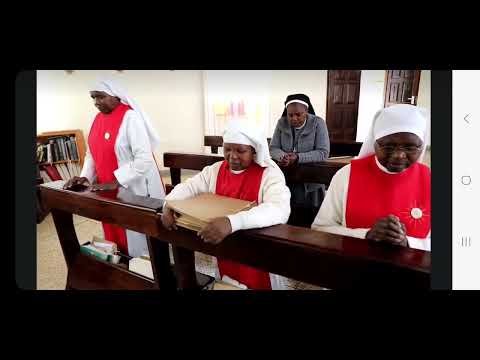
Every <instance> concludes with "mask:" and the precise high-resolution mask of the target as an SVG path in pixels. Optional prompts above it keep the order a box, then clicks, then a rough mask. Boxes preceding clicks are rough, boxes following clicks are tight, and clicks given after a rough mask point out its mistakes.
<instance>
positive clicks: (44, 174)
mask: <svg viewBox="0 0 480 360" xmlns="http://www.w3.org/2000/svg"><path fill="white" fill-rule="evenodd" d="M40 177H41V178H42V180H43V182H44V183H47V182H50V181H52V179H51V178H50V176H48V174H47V172H46V171H45V170H40Z"/></svg>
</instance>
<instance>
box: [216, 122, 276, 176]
mask: <svg viewBox="0 0 480 360" xmlns="http://www.w3.org/2000/svg"><path fill="white" fill-rule="evenodd" d="M223 143H231V144H242V145H250V146H252V147H253V148H254V149H255V152H256V154H255V157H254V161H255V162H256V163H257V164H258V165H260V166H261V167H269V166H273V164H274V162H273V160H272V158H271V157H270V150H269V148H268V142H267V137H266V136H265V135H264V134H263V133H262V131H261V130H259V129H257V128H254V127H253V126H251V125H250V124H248V123H247V122H246V120H245V119H243V120H238V119H234V120H231V121H229V123H228V124H227V127H226V129H225V132H224V133H223Z"/></svg>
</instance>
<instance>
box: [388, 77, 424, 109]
mask: <svg viewBox="0 0 480 360" xmlns="http://www.w3.org/2000/svg"><path fill="white" fill-rule="evenodd" d="M419 83H420V70H387V71H386V74H385V107H388V106H390V105H393V104H412V105H417V97H418V84H419Z"/></svg>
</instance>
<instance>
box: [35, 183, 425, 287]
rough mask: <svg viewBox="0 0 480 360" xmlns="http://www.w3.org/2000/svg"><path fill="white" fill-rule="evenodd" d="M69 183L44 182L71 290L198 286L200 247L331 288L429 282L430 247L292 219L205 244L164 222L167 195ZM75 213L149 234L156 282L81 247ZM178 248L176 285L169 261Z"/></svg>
mask: <svg viewBox="0 0 480 360" xmlns="http://www.w3.org/2000/svg"><path fill="white" fill-rule="evenodd" d="M61 186H62V182H55V183H49V184H43V185H40V192H41V194H42V197H43V198H44V200H45V202H46V204H48V205H49V206H50V207H51V209H52V215H53V217H54V222H55V226H56V229H57V233H58V235H59V239H60V242H61V245H62V250H63V252H64V256H65V260H66V262H67V266H68V280H67V288H76V289H85V288H88V289H118V288H121V289H160V288H161V289H169V290H175V289H177V288H180V289H196V290H198V289H199V288H201V284H200V285H199V280H201V279H199V277H198V274H196V273H195V262H194V251H199V252H202V253H206V254H210V255H213V256H217V257H220V258H225V259H230V260H233V261H238V262H241V263H244V264H247V265H250V266H254V267H257V268H259V269H263V270H265V271H269V272H274V273H277V274H279V275H283V276H286V277H290V278H293V279H296V280H300V281H306V282H309V283H312V284H315V285H319V286H324V287H327V288H332V289H355V288H362V289H365V288H376V289H385V288H394V289H399V288H402V289H403V288H406V289H420V290H427V289H429V286H430V253H428V252H425V251H421V250H414V249H408V248H401V247H396V246H393V245H389V244H381V243H370V242H368V241H365V240H361V239H354V238H349V237H344V236H338V235H333V234H327V233H321V232H317V231H313V230H309V229H303V228H299V227H294V226H289V225H276V226H272V227H269V228H265V229H255V230H248V231H239V232H236V233H234V234H232V235H230V236H229V237H227V238H226V239H225V240H224V241H223V242H222V243H221V244H219V245H210V244H206V243H204V242H203V241H202V240H201V239H200V238H199V237H197V235H196V233H195V232H193V231H190V230H186V229H181V228H180V229H179V230H177V231H168V230H165V229H164V228H163V227H162V226H161V225H160V220H161V208H162V205H163V203H162V201H161V200H157V199H151V198H144V197H140V196H135V195H133V194H131V193H130V192H129V191H128V190H125V189H124V190H125V191H123V192H119V193H118V194H116V193H115V192H103V193H92V192H89V191H84V192H80V193H77V192H73V191H67V190H62V189H61ZM72 214H78V215H81V216H85V217H88V218H92V219H96V220H100V221H107V222H110V223H113V224H118V225H121V226H123V227H126V228H129V229H132V230H135V231H140V232H142V233H145V234H147V235H148V240H149V248H150V255H151V259H152V267H153V271H154V278H155V279H154V280H153V281H152V280H150V279H148V278H145V277H143V276H141V275H137V274H134V273H131V272H128V271H127V270H126V269H123V268H121V267H120V266H118V265H114V264H110V263H107V262H103V261H101V260H97V259H95V258H92V257H90V256H88V255H83V254H81V253H80V251H79V245H78V240H77V237H76V234H75V229H74V227H73V219H72ZM167 243H170V244H172V245H173V247H174V256H175V265H174V268H175V274H176V281H177V286H175V285H174V284H173V280H174V279H173V277H172V275H171V273H169V270H170V263H169V259H168V247H167Z"/></svg>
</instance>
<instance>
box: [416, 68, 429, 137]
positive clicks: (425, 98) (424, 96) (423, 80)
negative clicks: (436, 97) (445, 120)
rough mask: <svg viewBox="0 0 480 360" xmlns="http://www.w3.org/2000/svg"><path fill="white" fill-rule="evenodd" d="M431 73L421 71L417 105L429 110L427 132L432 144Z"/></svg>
mask: <svg viewBox="0 0 480 360" xmlns="http://www.w3.org/2000/svg"><path fill="white" fill-rule="evenodd" d="M430 75H431V73H430V70H422V71H421V73H420V84H419V85H418V100H417V106H420V107H423V108H425V109H426V110H427V112H428V121H427V126H428V132H427V144H428V145H431V143H432V142H431V121H430V111H431V101H430V96H431V76H430Z"/></svg>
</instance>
